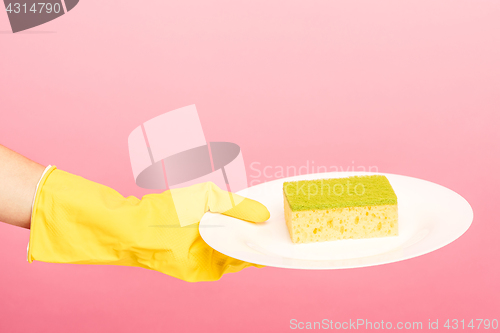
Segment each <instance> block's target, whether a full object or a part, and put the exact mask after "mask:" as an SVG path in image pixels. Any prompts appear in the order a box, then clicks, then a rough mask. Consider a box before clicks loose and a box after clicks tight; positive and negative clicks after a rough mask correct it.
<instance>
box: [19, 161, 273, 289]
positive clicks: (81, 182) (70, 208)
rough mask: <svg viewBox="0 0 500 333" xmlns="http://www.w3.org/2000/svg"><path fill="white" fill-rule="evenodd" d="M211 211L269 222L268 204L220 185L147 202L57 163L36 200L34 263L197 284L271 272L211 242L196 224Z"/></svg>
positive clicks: (163, 195)
mask: <svg viewBox="0 0 500 333" xmlns="http://www.w3.org/2000/svg"><path fill="white" fill-rule="evenodd" d="M174 200H175V204H174ZM209 210H210V211H211V212H219V213H223V214H225V215H229V216H232V217H235V218H239V219H242V220H246V221H250V222H264V221H266V220H267V219H268V218H269V211H268V210H267V209H266V207H265V206H264V205H262V204H261V203H259V202H257V201H254V200H251V199H247V198H243V197H241V196H238V195H236V194H233V193H230V192H226V191H223V190H221V189H220V188H218V187H217V186H216V185H214V184H213V183H203V184H197V185H193V186H190V187H186V188H182V189H174V190H170V191H165V192H163V193H160V194H148V195H145V196H144V197H143V198H142V200H139V199H138V198H136V197H133V196H130V197H127V198H124V197H123V196H122V195H120V194H119V193H118V192H116V191H115V190H113V189H111V188H109V187H107V186H104V185H101V184H98V183H95V182H92V181H90V180H87V179H85V178H82V177H79V176H75V175H72V174H70V173H67V172H65V171H62V170H59V169H56V167H55V166H53V167H51V168H50V169H49V170H48V171H47V172H46V173H45V174H44V176H43V177H42V179H41V180H40V183H39V186H38V189H37V192H36V195H35V201H34V205H33V213H32V217H31V233H30V243H29V250H28V261H29V262H33V261H34V260H39V261H45V262H53V263H73V264H104V265H124V266H137V267H143V268H147V269H152V270H156V271H160V272H162V273H165V274H168V275H171V276H174V277H176V278H179V279H182V280H185V281H190V282H196V281H213V280H218V279H220V278H221V277H222V275H223V274H226V273H232V272H238V271H240V270H242V269H243V268H245V267H248V266H256V267H263V266H260V265H255V264H251V263H247V262H244V261H241V260H237V259H234V258H231V257H228V256H226V255H223V254H222V253H219V252H217V251H215V250H214V249H212V248H211V247H209V246H208V245H207V244H206V243H205V242H204V241H203V239H202V238H201V236H200V233H199V230H198V224H193V223H196V222H199V221H200V219H201V217H202V216H203V214H204V213H205V212H207V211H209ZM181 224H182V225H185V226H184V227H181Z"/></svg>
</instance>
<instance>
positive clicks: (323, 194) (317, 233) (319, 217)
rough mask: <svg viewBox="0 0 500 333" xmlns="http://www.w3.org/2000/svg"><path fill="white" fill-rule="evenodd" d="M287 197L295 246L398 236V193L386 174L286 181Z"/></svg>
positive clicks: (284, 186) (286, 208)
mask: <svg viewBox="0 0 500 333" xmlns="http://www.w3.org/2000/svg"><path fill="white" fill-rule="evenodd" d="M283 197H284V205H285V207H284V208H285V220H286V224H287V227H288V231H289V233H290V237H291V239H292V242H294V243H312V242H322V241H331V240H339V239H358V238H371V237H386V236H396V235H397V234H398V206H397V197H396V193H394V190H393V189H392V186H391V184H390V183H389V180H388V179H387V177H385V176H382V175H373V176H354V177H347V178H331V179H317V180H301V181H295V182H285V183H283Z"/></svg>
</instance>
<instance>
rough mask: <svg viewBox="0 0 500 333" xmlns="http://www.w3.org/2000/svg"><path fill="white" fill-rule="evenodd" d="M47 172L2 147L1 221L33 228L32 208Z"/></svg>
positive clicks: (0, 150) (0, 173)
mask: <svg viewBox="0 0 500 333" xmlns="http://www.w3.org/2000/svg"><path fill="white" fill-rule="evenodd" d="M44 169H45V167H44V166H43V165H41V164H38V163H36V162H33V161H32V160H30V159H28V158H26V157H24V156H22V155H21V154H18V153H16V152H14V151H12V150H10V149H8V148H6V147H4V146H2V145H0V221H2V222H5V223H8V224H12V225H15V226H18V227H23V228H27V229H29V228H30V220H31V205H32V203H33V197H34V195H35V191H36V185H37V184H38V181H39V180H40V177H41V176H42V173H43V170H44Z"/></svg>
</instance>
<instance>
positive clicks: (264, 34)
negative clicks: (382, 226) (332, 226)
mask: <svg viewBox="0 0 500 333" xmlns="http://www.w3.org/2000/svg"><path fill="white" fill-rule="evenodd" d="M9 29H10V27H9V24H8V20H7V15H6V13H5V12H4V11H3V10H2V11H0V112H1V113H0V143H1V144H3V145H6V146H7V147H10V148H12V149H14V150H16V151H18V152H20V153H22V154H24V155H26V156H28V157H30V158H31V159H33V160H35V161H38V162H39V163H42V164H44V165H47V164H55V165H57V167H59V168H60V169H63V170H66V171H69V172H72V173H76V174H79V175H82V176H84V177H87V178H89V179H91V180H94V181H97V182H101V183H103V184H105V185H108V186H111V187H113V188H115V189H116V190H118V191H120V192H121V193H122V194H123V195H126V196H128V195H136V196H139V197H140V196H142V195H144V194H146V193H148V191H146V190H142V189H140V188H138V187H137V186H136V185H135V184H134V180H133V176H132V170H131V167H130V161H129V157H128V148H127V137H128V135H129V133H130V132H131V131H132V130H133V129H134V128H135V127H136V126H138V125H139V124H141V123H142V122H144V121H145V120H148V119H150V118H152V117H154V116H157V115H159V114H161V113H163V112H166V111H169V110H173V109H176V108H179V107H182V106H186V105H189V104H196V106H197V108H198V111H199V115H200V119H201V121H202V124H203V127H204V130H205V136H206V138H207V141H230V142H235V143H238V144H239V145H240V146H241V147H242V150H243V156H244V158H245V162H246V165H247V170H248V173H249V176H255V172H254V171H252V170H251V169H250V168H249V166H250V164H251V163H252V162H260V163H261V168H262V167H264V166H273V167H274V166H291V165H295V166H301V165H305V164H306V163H307V161H310V163H312V161H314V163H315V165H326V166H339V167H340V166H342V167H343V168H346V167H348V166H352V165H356V166H377V167H378V170H379V171H380V172H390V173H398V174H404V175H409V176H414V177H419V178H423V179H427V180H430V181H434V182H437V183H439V184H442V185H444V186H447V187H449V188H451V189H453V190H455V191H457V192H458V193H460V194H461V195H463V196H464V197H465V198H466V199H467V200H468V201H469V202H470V204H471V205H472V207H473V209H474V214H475V218H474V223H473V224H472V227H471V228H470V229H469V231H468V232H467V233H466V234H465V235H464V236H462V237H461V238H460V239H458V240H457V241H456V242H454V243H452V244H450V245H448V246H446V247H445V248H442V249H440V250H438V251H436V252H433V253H430V254H428V255H425V256H422V257H418V258H415V259H411V260H406V261H403V262H399V263H394V264H387V265H382V266H377V267H369V268H359V269H349V270H332V271H303V270H285V269H277V268H269V267H267V268H264V269H260V270H259V269H247V270H245V271H242V272H240V273H238V274H232V275H231V274H230V275H226V276H225V277H223V279H222V280H221V281H219V282H216V283H197V284H190V283H186V282H183V281H179V280H176V279H174V278H171V277H169V276H166V275H162V274H160V273H157V272H153V271H147V270H143V269H134V268H128V267H106V266H77V265H57V264H47V263H39V262H37V263H34V264H31V265H30V264H28V263H27V262H26V244H27V242H28V236H29V232H28V231H27V230H23V229H18V228H15V227H11V226H8V225H5V224H1V225H0V265H1V274H0V332H167V331H168V332H193V331H195V330H197V331H218V332H224V331H232V332H254V331H257V330H258V329H259V330H261V331H263V332H278V331H289V330H290V329H289V321H290V319H292V318H296V319H298V320H299V321H314V320H321V319H323V318H328V319H332V320H335V321H345V320H349V319H354V320H355V319H357V318H364V319H368V320H371V321H380V320H384V321H393V322H397V321H422V322H424V327H426V325H425V324H426V323H427V322H428V320H429V319H432V320H435V319H439V320H440V321H444V320H446V319H448V318H451V319H452V318H457V319H459V320H460V319H466V321H467V320H470V319H472V318H489V319H493V318H497V319H500V312H499V309H500V299H499V297H498V293H499V291H498V287H499V283H498V281H499V278H500V270H499V264H498V262H499V260H498V259H499V252H500V251H499V249H500V245H499V244H500V243H499V242H498V234H499V233H500V224H499V223H498V222H499V218H498V209H497V206H498V188H499V180H500V176H499V174H500V173H499V172H498V170H499V167H500V159H499V157H498V156H499V142H500V131H499V130H498V128H497V127H498V124H499V121H500V112H499V111H500V109H499V107H500V64H499V62H500V33H499V32H500V2H499V1H494V0H491V1H485V0H479V1H478V0H470V1H463V0H448V1H443V0H439V1H437V0H418V1H400V0H393V1H386V0H380V1H352V0H345V1H332V0H326V1H304V0H302V1H292V0H286V1H269V0H265V1H229V0H228V1H209V2H204V1H160V0H154V1H148V2H144V1H142V2H141V1H130V0H124V1H120V2H117V1H98V0H82V1H81V2H80V4H79V5H78V6H77V7H76V8H75V9H73V10H72V11H71V12H70V13H69V14H67V15H64V16H63V17H61V18H59V19H57V20H55V21H53V22H49V23H48V24H45V25H43V26H40V27H37V28H34V29H32V30H29V31H27V32H25V33H19V34H15V35H13V34H10V33H9ZM353 161H354V163H353ZM269 179H270V178H269ZM249 180H252V178H249ZM260 180H262V181H263V180H266V178H265V177H260Z"/></svg>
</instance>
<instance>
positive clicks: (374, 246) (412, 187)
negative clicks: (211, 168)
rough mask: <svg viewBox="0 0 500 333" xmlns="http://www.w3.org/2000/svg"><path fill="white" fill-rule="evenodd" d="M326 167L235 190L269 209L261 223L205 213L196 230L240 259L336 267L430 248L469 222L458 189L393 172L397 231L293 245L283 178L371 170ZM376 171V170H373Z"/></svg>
mask: <svg viewBox="0 0 500 333" xmlns="http://www.w3.org/2000/svg"><path fill="white" fill-rule="evenodd" d="M370 174H374V173H368V172H331V173H321V174H310V175H303V176H296V177H290V178H286V179H278V180H274V181H270V182H267V183H263V184H259V185H257V186H253V187H250V188H247V189H245V190H243V191H240V192H238V194H240V195H243V196H246V197H248V198H251V199H254V200H257V201H260V202H261V203H263V204H264V205H266V207H267V208H268V209H269V211H270V212H271V218H270V219H269V220H268V221H267V222H265V223H261V224H257V223H256V224H254V223H249V222H245V221H241V220H238V219H235V218H232V217H228V216H224V215H220V214H213V213H207V214H205V216H204V217H203V219H202V220H201V222H200V234H201V236H202V237H203V239H204V240H205V242H207V244H208V245H210V246H211V247H212V248H214V249H216V250H217V251H219V252H222V253H224V254H226V255H228V256H230V257H233V258H237V259H240V260H244V261H248V262H252V263H256V264H261V265H266V266H274V267H282V268H301V269H336V268H354V267H363V266H373V265H380V264H385V263H390V262H395V261H400V260H404V259H409V258H414V257H417V256H420V255H423V254H426V253H429V252H432V251H435V250H437V249H439V248H441V247H443V246H445V245H447V244H449V243H451V242H453V241H454V240H456V239H457V238H459V237H460V236H461V235H462V234H463V233H464V232H465V231H466V230H467V229H468V228H469V226H470V225H471V223H472V216H473V213H472V208H471V206H470V205H469V203H468V202H467V201H466V200H465V199H464V198H462V197H461V196H460V195H459V194H457V193H455V192H453V191H452V190H450V189H448V188H446V187H443V186H441V185H437V184H434V183H431V182H429V181H425V180H421V179H417V178H412V177H407V176H401V175H393V174H382V175H385V176H387V178H388V179H389V181H390V183H391V185H392V187H393V189H394V191H395V192H396V195H397V197H398V211H399V212H398V213H399V235H398V236H393V237H385V238H371V239H348V240H338V241H331V242H321V243H310V244H294V243H292V241H291V239H290V235H289V233H288V229H287V227H286V223H285V217H284V212H283V190H282V189H283V182H285V181H290V180H300V179H321V178H340V177H349V176H355V175H370ZM378 174H381V173H378Z"/></svg>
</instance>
